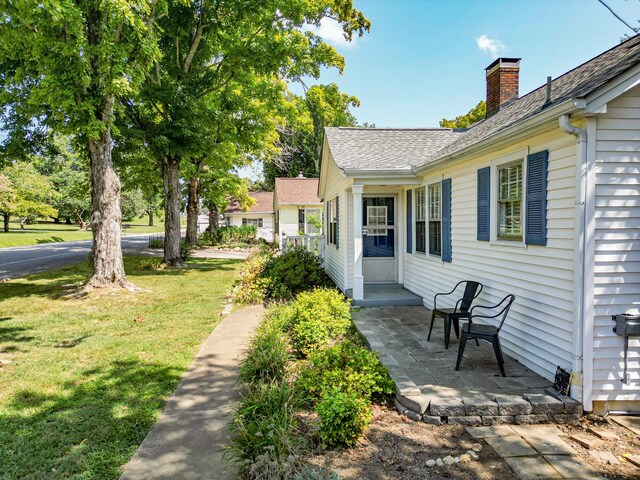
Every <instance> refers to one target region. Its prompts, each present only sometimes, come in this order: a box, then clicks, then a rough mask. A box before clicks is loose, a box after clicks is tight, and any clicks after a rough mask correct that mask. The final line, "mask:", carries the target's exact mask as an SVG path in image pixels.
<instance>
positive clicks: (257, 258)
mask: <svg viewBox="0 0 640 480" xmlns="http://www.w3.org/2000/svg"><path fill="white" fill-rule="evenodd" d="M270 258H271V253H270V252H269V250H268V249H266V248H263V249H261V250H260V251H258V252H255V253H253V254H251V255H250V256H249V258H247V260H246V261H245V262H244V263H243V264H242V267H241V268H240V279H239V280H238V282H237V283H236V285H235V287H234V290H233V298H234V300H235V302H236V303H239V304H241V305H250V304H255V303H260V302H262V301H263V300H264V292H265V288H264V287H265V283H266V281H265V280H264V279H263V278H262V273H263V272H264V268H265V266H266V265H267V262H269V259H270Z"/></svg>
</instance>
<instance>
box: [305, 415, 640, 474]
mask: <svg viewBox="0 0 640 480" xmlns="http://www.w3.org/2000/svg"><path fill="white" fill-rule="evenodd" d="M594 428H595V429H596V430H598V429H599V431H600V432H601V433H602V431H605V432H607V433H610V434H611V438H610V439H607V438H604V439H599V438H598V437H597V436H595V435H594V434H593V433H590V432H589V429H594ZM560 430H562V431H563V432H564V433H565V434H566V436H563V437H562V438H563V439H564V440H565V441H566V442H567V443H569V444H571V446H572V447H573V448H574V449H575V450H576V454H577V455H578V456H579V457H580V458H582V459H583V460H584V461H586V462H587V463H588V464H589V465H590V466H591V467H592V468H593V469H594V470H595V471H597V472H598V473H600V474H601V475H603V476H606V478H608V479H619V480H622V479H625V480H627V479H638V478H640V468H638V467H636V466H635V465H633V464H632V463H631V462H629V461H628V460H626V459H625V458H624V455H625V454H632V455H633V454H636V455H637V454H639V453H640V438H639V437H637V436H636V435H635V434H634V433H632V432H631V431H629V430H627V429H626V428H624V427H621V426H619V425H617V424H615V423H613V422H611V421H609V420H608V419H606V418H604V417H596V416H589V417H585V418H584V419H583V421H582V422H581V424H580V425H576V426H567V425H561V426H560ZM575 434H581V435H588V436H590V437H593V445H592V448H590V449H589V448H585V447H584V446H583V445H582V444H580V443H578V442H577V441H575V440H572V439H571V438H570V437H571V436H573V435H575ZM474 443H480V444H481V445H482V447H483V448H482V451H481V452H479V454H478V455H479V457H480V459H479V460H478V461H471V462H466V463H457V464H454V465H450V466H443V467H438V466H435V467H427V465H426V463H427V461H428V460H431V459H434V460H435V459H436V458H438V457H439V458H444V457H446V456H447V455H450V456H452V457H459V456H460V455H461V454H463V453H465V452H466V451H467V450H470V449H471V448H472V447H473V445H474ZM589 450H598V451H603V452H610V453H612V454H613V455H614V456H615V457H616V460H614V461H613V462H611V463H608V462H606V461H602V460H598V459H597V458H596V457H594V456H593V455H592V454H590V453H589ZM306 460H307V461H308V462H309V463H310V464H312V465H316V466H323V467H325V468H327V469H330V470H333V471H334V472H336V473H338V474H339V475H340V477H341V478H342V479H343V480H356V479H358V480H360V479H362V480H387V479H388V480H392V479H393V480H414V479H415V480H418V479H420V480H423V479H442V478H451V479H460V480H473V479H483V480H489V479H500V480H506V479H513V478H517V477H516V475H515V473H514V472H513V470H512V469H511V467H510V466H509V465H508V464H507V463H506V462H505V461H504V460H503V459H502V458H500V457H499V456H498V455H497V454H496V453H495V452H494V451H493V449H492V448H491V447H490V446H489V445H488V444H487V443H486V442H484V441H483V440H474V439H473V437H471V435H469V434H468V433H467V431H466V430H465V429H464V427H462V426H457V425H441V426H434V425H427V424H425V423H422V422H414V421H413V420H409V419H408V418H406V417H404V416H402V415H400V413H398V411H397V410H395V409H394V408H392V407H381V406H377V405H375V406H374V407H373V421H372V422H371V426H370V427H369V428H368V429H367V431H366V432H365V435H364V437H363V438H362V439H361V440H360V442H359V444H358V445H357V446H355V447H353V448H350V449H345V450H338V451H329V452H322V453H317V454H315V455H312V456H310V457H308V458H307V459H306Z"/></svg>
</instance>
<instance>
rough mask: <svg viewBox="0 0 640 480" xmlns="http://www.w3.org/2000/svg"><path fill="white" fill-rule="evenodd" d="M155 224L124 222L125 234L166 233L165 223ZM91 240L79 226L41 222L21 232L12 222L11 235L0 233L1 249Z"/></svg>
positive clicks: (28, 226) (144, 219)
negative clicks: (151, 225)
mask: <svg viewBox="0 0 640 480" xmlns="http://www.w3.org/2000/svg"><path fill="white" fill-rule="evenodd" d="M155 223H156V224H155V225H154V226H153V227H150V226H148V225H147V223H146V218H139V219H137V220H133V221H132V222H124V225H125V228H124V233H125V235H130V234H135V233H155V232H162V231H164V222H160V221H156V222H155ZM90 239H91V230H84V231H83V230H80V227H78V226H77V225H65V224H60V223H57V224H56V223H53V222H41V223H36V224H33V225H25V229H24V230H20V223H19V222H10V228H9V233H5V232H4V231H0V248H4V247H20V246H23V245H37V244H40V243H55V242H71V241H73V240H90Z"/></svg>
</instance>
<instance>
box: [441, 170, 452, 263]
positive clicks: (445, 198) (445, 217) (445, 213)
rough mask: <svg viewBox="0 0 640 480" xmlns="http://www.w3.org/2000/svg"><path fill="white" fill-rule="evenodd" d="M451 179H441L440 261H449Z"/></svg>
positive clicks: (450, 253) (450, 252)
mask: <svg viewBox="0 0 640 480" xmlns="http://www.w3.org/2000/svg"><path fill="white" fill-rule="evenodd" d="M452 258H453V256H452V249H451V179H450V178H445V179H444V180H442V261H443V262H451V260H452Z"/></svg>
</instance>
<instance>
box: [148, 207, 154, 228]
mask: <svg viewBox="0 0 640 480" xmlns="http://www.w3.org/2000/svg"><path fill="white" fill-rule="evenodd" d="M147 215H148V216H149V226H150V227H153V209H151V208H150V209H149V210H147Z"/></svg>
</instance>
